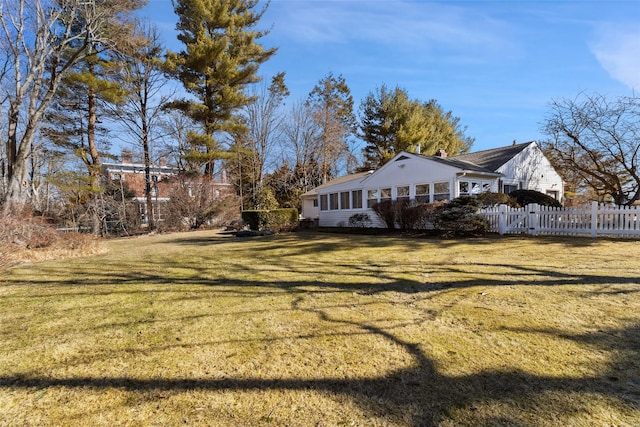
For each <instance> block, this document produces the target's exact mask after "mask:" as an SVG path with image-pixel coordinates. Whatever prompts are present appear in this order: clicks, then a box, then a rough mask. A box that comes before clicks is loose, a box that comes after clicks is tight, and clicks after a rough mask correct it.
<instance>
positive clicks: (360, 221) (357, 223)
mask: <svg viewBox="0 0 640 427" xmlns="http://www.w3.org/2000/svg"><path fill="white" fill-rule="evenodd" d="M370 225H371V218H369V215H368V214H366V213H357V214H353V215H351V216H350V217H349V227H358V228H366V227H369V226H370Z"/></svg>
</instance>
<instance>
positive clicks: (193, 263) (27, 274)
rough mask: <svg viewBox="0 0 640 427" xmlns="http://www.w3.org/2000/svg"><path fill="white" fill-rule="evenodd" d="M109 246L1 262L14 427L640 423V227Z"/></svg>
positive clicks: (0, 363)
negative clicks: (546, 233)
mask: <svg viewBox="0 0 640 427" xmlns="http://www.w3.org/2000/svg"><path fill="white" fill-rule="evenodd" d="M106 245H107V249H108V251H107V253H105V254H99V255H92V256H88V257H83V258H74V259H68V260H63V261H48V262H42V263H37V264H32V265H26V266H22V267H15V268H12V269H10V270H5V271H0V313H1V317H0V319H1V324H0V328H1V329H0V408H1V410H0V425H11V426H13V425H17V426H27V425H29V426H46V425H65V426H67V425H83V426H113V425H140V426H148V425H149V426H154V425H158V426H160V425H162V426H176V425H211V426H260V425H264V426H267V425H274V426H325V427H327V426H350V425H356V426H370V425H371V426H436V425H438V426H440V425H441V426H482V425H485V426H499V425H505V426H558V425H563V426H634V425H635V426H637V425H639V424H640V421H639V420H640V354H639V353H640V294H639V291H640V242H638V241H624V240H619V241H614V240H592V239H576V238H574V239H570V238H525V237H522V238H521V237H509V238H502V237H487V238H476V239H466V240H454V239H451V240H440V239H421V238H404V237H401V236H351V235H334V234H321V233H319V234H311V233H297V234H285V235H279V236H270V237H258V238H248V239H240V238H235V237H233V236H230V235H224V234H217V233H215V232H197V233H184V234H173V235H158V236H150V237H141V238H132V239H122V240H114V241H109V242H107V243H106Z"/></svg>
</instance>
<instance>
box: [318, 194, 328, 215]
mask: <svg viewBox="0 0 640 427" xmlns="http://www.w3.org/2000/svg"><path fill="white" fill-rule="evenodd" d="M328 209H329V204H328V203H327V195H326V194H321V195H320V210H321V211H326V210H328Z"/></svg>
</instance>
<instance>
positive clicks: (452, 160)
mask: <svg viewBox="0 0 640 427" xmlns="http://www.w3.org/2000/svg"><path fill="white" fill-rule="evenodd" d="M424 157H426V158H428V159H429V160H433V161H436V162H439V163H443V164H445V165H449V166H453V167H454V168H458V169H461V170H464V171H470V172H480V173H491V174H494V173H495V171H494V170H491V169H488V168H485V167H482V166H479V165H476V164H474V163H471V162H469V161H465V160H460V159H459V157H460V156H455V157H439V156H424Z"/></svg>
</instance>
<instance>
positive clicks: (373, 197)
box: [367, 190, 378, 208]
mask: <svg viewBox="0 0 640 427" xmlns="http://www.w3.org/2000/svg"><path fill="white" fill-rule="evenodd" d="M376 203H378V190H369V191H367V207H368V208H370V207H372V206H373V205H375V204H376Z"/></svg>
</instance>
